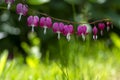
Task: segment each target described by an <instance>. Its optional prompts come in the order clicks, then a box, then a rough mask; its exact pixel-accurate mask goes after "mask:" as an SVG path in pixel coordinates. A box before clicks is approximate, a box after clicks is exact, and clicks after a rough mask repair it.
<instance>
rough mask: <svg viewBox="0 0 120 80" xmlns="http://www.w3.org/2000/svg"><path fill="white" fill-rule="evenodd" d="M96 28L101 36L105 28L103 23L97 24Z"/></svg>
mask: <svg viewBox="0 0 120 80" xmlns="http://www.w3.org/2000/svg"><path fill="white" fill-rule="evenodd" d="M98 28H99V29H100V30H101V31H100V34H101V35H103V30H104V28H105V24H104V23H99V24H98Z"/></svg>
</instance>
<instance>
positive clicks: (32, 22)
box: [27, 16, 39, 32]
mask: <svg viewBox="0 0 120 80" xmlns="http://www.w3.org/2000/svg"><path fill="white" fill-rule="evenodd" d="M27 24H28V26H32V32H34V27H37V26H38V25H39V17H38V16H29V17H28V18H27Z"/></svg>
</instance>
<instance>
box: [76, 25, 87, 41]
mask: <svg viewBox="0 0 120 80" xmlns="http://www.w3.org/2000/svg"><path fill="white" fill-rule="evenodd" d="M86 34H87V27H86V26H85V25H79V26H78V28H77V35H78V36H82V38H83V40H85V35H86Z"/></svg>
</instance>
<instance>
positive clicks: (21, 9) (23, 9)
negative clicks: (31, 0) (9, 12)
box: [16, 3, 28, 21]
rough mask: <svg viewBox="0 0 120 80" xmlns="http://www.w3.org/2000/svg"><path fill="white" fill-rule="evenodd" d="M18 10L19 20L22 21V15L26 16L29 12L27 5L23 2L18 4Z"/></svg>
mask: <svg viewBox="0 0 120 80" xmlns="http://www.w3.org/2000/svg"><path fill="white" fill-rule="evenodd" d="M16 12H17V14H19V18H18V20H19V21H20V20H21V16H22V15H23V16H25V15H26V14H27V12H28V8H27V5H24V4H22V3H19V4H17V6H16Z"/></svg>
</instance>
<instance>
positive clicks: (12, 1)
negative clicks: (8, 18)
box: [5, 0, 15, 10]
mask: <svg viewBox="0 0 120 80" xmlns="http://www.w3.org/2000/svg"><path fill="white" fill-rule="evenodd" d="M14 1H15V0H5V3H6V4H8V5H7V9H8V10H9V9H10V7H11V4H13V3H14Z"/></svg>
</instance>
